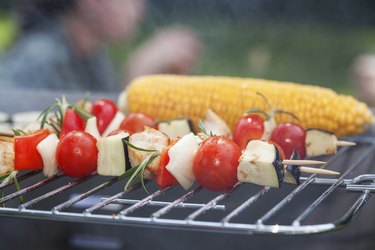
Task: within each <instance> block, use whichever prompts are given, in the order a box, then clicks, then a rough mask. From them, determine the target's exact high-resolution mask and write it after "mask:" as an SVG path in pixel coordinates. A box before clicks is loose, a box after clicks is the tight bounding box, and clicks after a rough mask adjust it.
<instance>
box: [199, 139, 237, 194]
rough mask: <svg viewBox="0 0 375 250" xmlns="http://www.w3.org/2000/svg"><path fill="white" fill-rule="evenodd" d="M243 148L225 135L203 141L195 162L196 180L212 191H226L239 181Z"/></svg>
mask: <svg viewBox="0 0 375 250" xmlns="http://www.w3.org/2000/svg"><path fill="white" fill-rule="evenodd" d="M240 156H241V149H240V148H239V147H238V145H237V144H236V143H234V142H233V141H232V140H230V139H228V138H227V137H225V136H213V137H210V138H208V139H206V140H204V141H203V142H202V144H201V145H200V147H199V148H198V150H197V153H196V155H195V158H194V163H193V173H194V176H195V178H196V180H197V181H198V182H199V184H200V185H202V186H203V187H204V188H206V189H208V190H210V191H224V190H226V189H228V188H230V187H232V186H233V185H234V184H235V183H236V182H237V167H238V160H239V158H240Z"/></svg>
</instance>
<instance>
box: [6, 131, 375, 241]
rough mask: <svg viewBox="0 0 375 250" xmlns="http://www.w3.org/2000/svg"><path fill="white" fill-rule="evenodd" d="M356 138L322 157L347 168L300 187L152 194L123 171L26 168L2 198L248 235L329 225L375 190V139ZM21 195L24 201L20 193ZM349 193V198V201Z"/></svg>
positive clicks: (29, 214)
mask: <svg viewBox="0 0 375 250" xmlns="http://www.w3.org/2000/svg"><path fill="white" fill-rule="evenodd" d="M352 140H354V141H356V142H357V144H358V145H357V146H356V147H352V148H342V149H340V150H339V152H338V153H337V154H336V155H334V156H332V157H329V158H324V159H323V160H327V162H328V163H327V166H326V167H327V168H328V169H334V170H338V171H340V172H341V173H342V175H341V176H340V177H339V178H338V179H327V178H318V177H317V176H315V175H311V176H306V177H302V184H301V185H300V186H292V185H288V184H285V185H284V186H283V187H281V188H280V189H271V188H269V187H259V186H255V185H252V184H241V183H237V184H236V185H235V186H234V187H233V188H232V189H231V190H228V191H227V192H224V193H219V194H218V193H211V192H208V191H206V190H203V189H202V188H201V187H200V186H195V187H194V188H193V189H192V190H190V191H187V192H185V191H183V190H182V189H181V188H180V187H168V188H165V189H161V190H159V189H158V188H157V187H156V186H155V184H154V183H153V182H147V184H146V185H147V187H148V189H149V190H150V191H151V192H150V193H149V194H146V193H145V191H143V190H142V188H140V185H139V184H137V185H135V186H134V187H133V188H131V189H130V190H126V191H124V190H123V185H124V183H125V182H124V181H123V180H120V179H119V178H118V177H115V178H110V179H107V178H105V177H99V176H96V175H92V176H89V177H84V178H79V179H71V178H68V177H65V176H63V175H62V174H59V175H56V176H54V177H52V178H44V177H43V176H42V174H40V173H38V172H28V173H24V174H23V175H20V176H19V177H18V181H19V182H20V184H21V186H22V187H24V188H22V189H21V190H19V191H16V192H14V188H13V187H12V185H2V186H0V189H2V190H3V192H5V196H3V197H2V198H1V199H0V203H2V204H4V207H1V208H0V216H13V217H23V218H35V219H50V220H61V221H72V222H91V223H106V224H119V225H124V226H127V225H133V226H134V225H136V226H156V227H165V228H181V229H193V230H207V231H216V232H225V233H242V234H252V233H257V234H312V233H321V232H328V231H332V230H337V229H340V228H342V227H344V226H345V225H347V224H348V223H349V222H350V221H351V220H352V218H353V216H354V215H355V214H356V213H357V212H358V211H359V210H360V209H361V208H362V207H363V206H364V205H365V204H366V202H367V201H368V200H369V198H370V197H371V192H372V191H374V190H375V175H372V174H367V171H369V169H371V163H372V162H374V161H373V160H374V159H372V158H371V157H373V154H374V152H375V142H374V141H375V140H374V138H372V137H358V138H352ZM370 171H371V170H370ZM25 186H26V187H25ZM91 186H92V187H91ZM11 191H13V192H11ZM73 194H74V196H73ZM21 195H22V196H23V197H24V199H25V202H24V203H23V204H20V203H19V201H18V199H15V198H17V197H19V196H21ZM232 197H234V198H232ZM348 197H351V199H349V201H346V200H347V198H348ZM231 198H232V199H231ZM301 198H302V199H301ZM335 199H340V200H345V204H346V205H347V206H341V205H340V208H341V214H340V209H338V205H337V204H335V202H333V201H332V200H335ZM330 200H331V201H330ZM322 207H324V209H331V210H335V212H334V213H331V214H333V216H328V215H327V216H323V218H322V216H321V211H320V212H319V211H317V210H322ZM314 214H317V215H318V216H316V215H314ZM326 217H327V218H326ZM317 218H318V219H317ZM322 220H324V221H322Z"/></svg>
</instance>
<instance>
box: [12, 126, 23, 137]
mask: <svg viewBox="0 0 375 250" xmlns="http://www.w3.org/2000/svg"><path fill="white" fill-rule="evenodd" d="M12 130H13V133H14V135H16V136H19V135H26V132H25V131H23V130H22V129H16V128H13V129H12Z"/></svg>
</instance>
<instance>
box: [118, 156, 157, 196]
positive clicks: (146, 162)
mask: <svg viewBox="0 0 375 250" xmlns="http://www.w3.org/2000/svg"><path fill="white" fill-rule="evenodd" d="M158 156H159V153H158V152H154V153H152V154H150V155H149V156H148V157H147V158H146V159H144V160H143V161H142V163H141V164H139V165H138V166H136V167H134V168H132V169H135V170H134V172H133V173H132V175H131V176H130V178H129V180H128V182H127V183H126V184H125V187H124V190H128V189H129V188H130V187H132V186H133V185H134V183H135V182H136V181H137V179H138V178H139V179H140V180H141V184H142V187H143V189H144V190H145V192H146V193H148V190H147V188H146V186H145V183H144V179H143V174H144V171H145V169H146V168H147V167H148V166H149V165H150V164H151V162H152V161H153V160H154V159H155V158H156V157H158ZM128 171H130V170H128Z"/></svg>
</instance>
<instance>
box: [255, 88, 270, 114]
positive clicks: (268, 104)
mask: <svg viewBox="0 0 375 250" xmlns="http://www.w3.org/2000/svg"><path fill="white" fill-rule="evenodd" d="M256 94H257V95H258V96H260V97H261V98H262V99H263V101H264V103H265V104H266V105H267V107H268V112H270V111H271V110H272V105H271V103H270V102H269V101H268V99H267V97H266V96H265V95H263V94H262V93H260V92H256Z"/></svg>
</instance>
